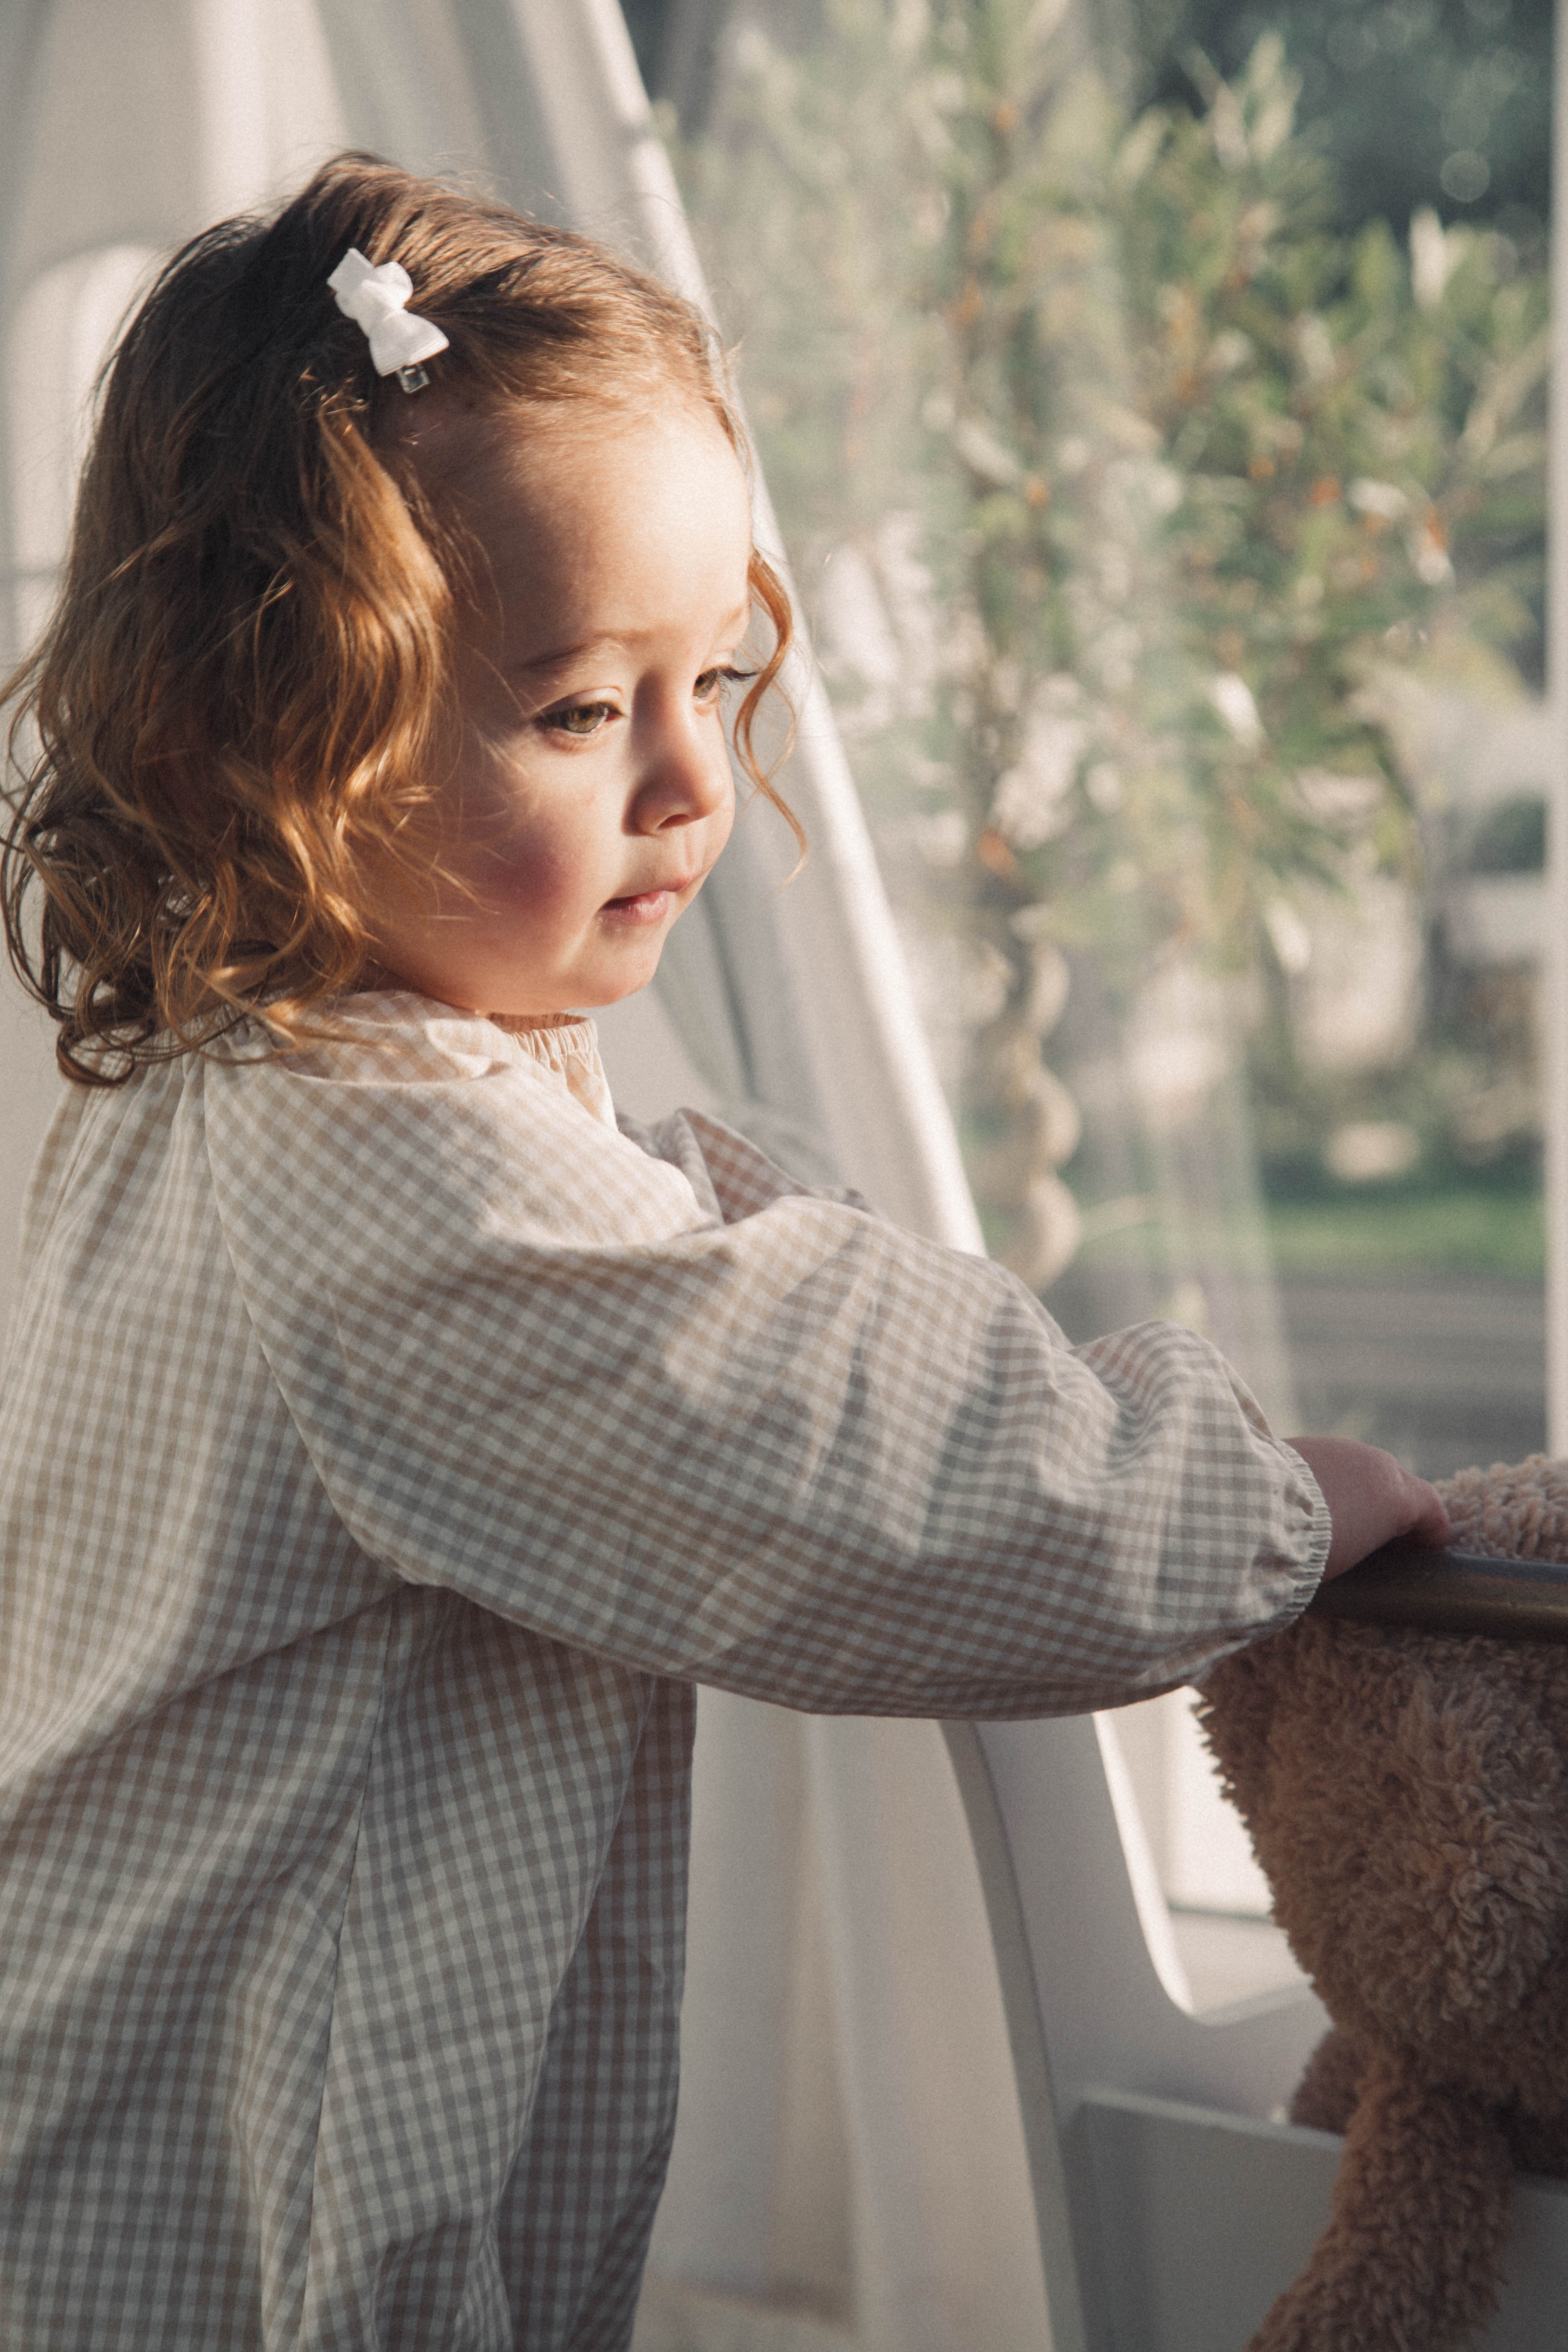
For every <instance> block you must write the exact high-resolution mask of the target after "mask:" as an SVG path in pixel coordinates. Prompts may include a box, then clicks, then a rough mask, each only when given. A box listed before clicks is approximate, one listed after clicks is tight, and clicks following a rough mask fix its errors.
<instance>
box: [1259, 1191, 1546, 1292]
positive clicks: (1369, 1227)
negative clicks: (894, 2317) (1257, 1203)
mask: <svg viewBox="0 0 1568 2352" xmlns="http://www.w3.org/2000/svg"><path fill="white" fill-rule="evenodd" d="M1264 1222H1265V1225H1266V1228H1267V1231H1268V1244H1269V1248H1270V1251H1271V1253H1272V1255H1273V1259H1274V1264H1275V1266H1276V1267H1277V1269H1278V1270H1279V1273H1281V1274H1338V1275H1344V1274H1373V1273H1378V1274H1382V1273H1403V1272H1405V1271H1409V1272H1411V1273H1415V1272H1416V1271H1418V1270H1419V1271H1432V1272H1441V1273H1444V1274H1493V1275H1505V1276H1516V1277H1518V1278H1519V1279H1521V1280H1534V1281H1537V1282H1539V1281H1542V1280H1544V1278H1545V1274H1546V1221H1545V1215H1544V1212H1543V1206H1542V1197H1541V1194H1540V1193H1539V1192H1536V1191H1534V1190H1531V1191H1528V1192H1526V1191H1524V1190H1522V1189H1521V1190H1517V1191H1516V1190H1513V1189H1511V1188H1510V1189H1508V1190H1504V1189H1502V1188H1501V1187H1499V1186H1496V1185H1481V1184H1474V1185H1455V1186H1453V1187H1451V1188H1449V1189H1447V1190H1446V1191H1443V1192H1413V1191H1399V1192H1395V1191H1393V1190H1390V1192H1387V1193H1386V1194H1382V1195H1379V1194H1376V1193H1372V1192H1362V1193H1352V1194H1346V1195H1340V1196H1336V1197H1333V1198H1323V1199H1318V1200H1308V1201H1271V1202H1267V1203H1266V1204H1265V1208H1264Z"/></svg>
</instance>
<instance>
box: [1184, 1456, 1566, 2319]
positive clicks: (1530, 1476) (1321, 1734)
mask: <svg viewBox="0 0 1568 2352" xmlns="http://www.w3.org/2000/svg"><path fill="white" fill-rule="evenodd" d="M1442 1493H1443V1496H1444V1499H1445V1501H1446V1502H1447V1506H1448V1513H1449V1517H1450V1518H1451V1520H1452V1522H1453V1530H1454V1533H1453V1540H1454V1543H1455V1545H1456V1547H1457V1548H1458V1549H1460V1550H1462V1551H1468V1552H1474V1553H1484V1554H1489V1555H1490V1556H1492V1557H1494V1558H1505V1557H1509V1556H1512V1557H1514V1558H1520V1559H1550V1560H1568V1461H1561V1462H1549V1461H1547V1460H1545V1459H1544V1457H1543V1456H1542V1455H1540V1454H1535V1455H1532V1456H1531V1459H1530V1460H1529V1461H1528V1462H1522V1463H1520V1464H1518V1465H1515V1466H1512V1467H1510V1466H1507V1465H1503V1464H1498V1465H1495V1466H1494V1467H1493V1468H1492V1469H1490V1470H1466V1471H1462V1472H1461V1473H1460V1475H1458V1477H1457V1478H1453V1479H1450V1480H1449V1481H1448V1482H1447V1484H1446V1485H1445V1486H1444V1487H1443V1488H1442ZM1200 1719H1201V1721H1202V1722H1203V1724H1204V1727H1205V1732H1206V1734H1207V1737H1208V1742H1209V1745H1210V1747H1211V1748H1213V1750H1214V1753H1215V1757H1216V1758H1217V1759H1218V1761H1219V1765H1220V1768H1221V1770H1222V1772H1223V1774H1224V1779H1225V1785H1226V1794H1227V1795H1228V1796H1229V1797H1230V1799H1231V1801H1232V1802H1233V1803H1234V1804H1235V1805H1236V1806H1237V1810H1238V1811H1240V1813H1241V1816H1242V1819H1243V1820H1244V1821H1245V1822H1246V1823H1247V1830H1248V1832H1250V1834H1251V1838H1252V1843H1253V1846H1254V1849H1255V1850H1256V1852H1257V1854H1258V1861H1259V1863H1260V1864H1261V1865H1262V1867H1263V1870H1264V1872H1265V1873H1266V1874H1267V1876H1268V1883H1269V1885H1270V1887H1271V1888H1272V1890H1273V1894H1274V1916H1275V1917H1276V1918H1277V1919H1278V1920H1279V1924H1280V1926H1281V1927H1283V1928H1284V1929H1285V1931H1286V1933H1287V1935H1288V1936H1289V1939H1290V1945H1291V1948H1292V1950H1293V1951H1294V1952H1295V1954H1296V1957H1297V1958H1298V1959H1299V1960H1300V1963H1301V1966H1302V1967H1303V1968H1304V1969H1305V1970H1306V1971H1307V1974H1308V1975H1309V1976H1310V1978H1311V1979H1312V1982H1313V1984H1314V1985H1315V1987H1316V1988H1317V1990H1318V1993H1319V1995H1320V1997H1321V2000H1322V2002H1323V2005H1324V2007H1325V2008H1326V2009H1327V2010H1328V2012H1329V2014H1330V2016H1331V2018H1332V2020H1333V2025H1334V2030H1333V2032H1331V2033H1330V2034H1329V2035H1328V2036H1327V2038H1326V2039H1325V2041H1324V2042H1322V2043H1321V2045H1320V2047H1319V2048H1318V2050H1317V2052H1316V2053H1315V2054H1314V2055H1313V2057H1312V2060H1311V2062H1310V2064H1309V2066H1308V2068H1307V2071H1306V2074H1305V2075H1304V2076H1303V2078H1302V2080H1301V2083H1300V2086H1299V2087H1298V2089H1297V2092H1296V2095H1295V2098H1294V2101H1293V2102H1292V2105H1291V2108H1290V2117H1291V2121H1292V2122H1294V2123H1299V2124H1310V2125H1314V2126H1318V2127H1319V2128H1320V2129H1321V2130H1325V2131H1334V2132H1342V2133H1343V2134H1344V2136H1345V2153H1344V2158H1343V2160H1342V2163H1341V2166H1340V2170H1339V2176H1338V2178H1337V2179H1336V2181H1335V2184H1334V2197H1333V2212H1332V2218H1331V2221H1330V2222H1329V2225H1328V2227H1327V2229H1326V2230H1325V2231H1323V2234H1322V2236H1321V2238H1320V2239H1319V2241H1318V2242H1317V2244H1316V2246H1315V2247H1314V2248H1313V2250H1312V2254H1311V2258H1310V2261H1309V2263H1308V2264H1307V2267H1306V2269H1305V2270H1304V2271H1303V2272H1302V2273H1301V2275H1300V2278H1298V2279H1297V2280H1296V2282H1295V2283H1294V2284H1293V2285H1292V2286H1290V2287H1289V2288H1288V2289H1287V2291H1286V2293H1285V2294H1282V2295H1281V2296H1280V2297H1279V2301H1278V2302H1277V2303H1276V2304H1275V2305H1274V2307H1273V2309H1272V2310H1271V2311H1270V2312H1269V2314H1268V2318H1267V2319H1266V2320H1265V2321H1264V2323H1263V2326H1261V2327H1260V2328H1259V2330H1258V2334H1257V2335H1256V2336H1254V2337H1253V2339H1252V2343H1251V2345H1250V2346H1249V2347H1248V2352H1416V2347H1419V2352H1459V2347H1464V2346H1466V2345H1468V2344H1470V2343H1472V2342H1473V2341H1474V2339H1475V2336H1476V2335H1477V2332H1478V2331H1479V2329H1480V2328H1481V2327H1482V2326H1484V2324H1485V2322H1486V2321H1487V2319H1488V2318H1489V2316H1490V2315H1491V2313H1492V2312H1493V2310H1494V2309H1495V2308H1496V2305H1497V2300H1498V2294H1499V2288H1500V2271H1501V2262H1502V2253H1503V2247H1504V2243H1505V2240H1506V2237H1507V2231H1508V2208H1509V2196H1510V2180H1511V2176H1512V2172H1513V2170H1514V2169H1515V2168H1521V2169H1525V2170H1529V2171H1533V2172H1546V2173H1552V2174H1555V2175H1557V2176H1558V2177H1560V2178H1568V1647H1564V1648H1558V1647H1556V1646H1553V1645H1550V1644H1547V1643H1505V1642H1495V1641H1487V1640H1481V1639H1479V1638H1475V1637H1469V1638H1466V1637H1461V1636H1458V1635H1453V1636H1450V1635H1447V1634H1437V1633H1418V1632H1415V1631H1413V1630H1410V1629H1406V1628H1394V1627H1382V1626H1371V1625H1354V1624H1350V1623H1347V1622H1342V1621H1340V1620H1336V1619H1331V1618H1322V1619H1320V1618H1318V1617H1315V1616H1310V1617H1306V1618H1303V1619H1301V1620H1300V1622H1298V1623H1297V1624H1295V1625H1292V1626H1291V1627H1290V1629H1289V1632H1287V1633H1279V1634H1277V1635H1275V1636H1274V1637H1273V1638H1272V1639H1270V1640H1268V1641H1264V1642H1259V1643H1256V1644H1255V1645H1254V1646H1253V1647H1252V1648H1251V1649H1248V1650H1244V1651H1241V1652H1240V1653H1238V1654H1237V1655H1235V1656H1233V1657H1230V1658H1227V1659H1226V1661H1225V1662H1224V1664H1221V1665H1219V1666H1217V1667H1216V1668H1215V1671H1214V1672H1213V1673H1212V1674H1211V1675H1208V1676H1207V1677H1206V1678H1205V1683H1204V1686H1203V1706H1202V1708H1201V1710H1200Z"/></svg>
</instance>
